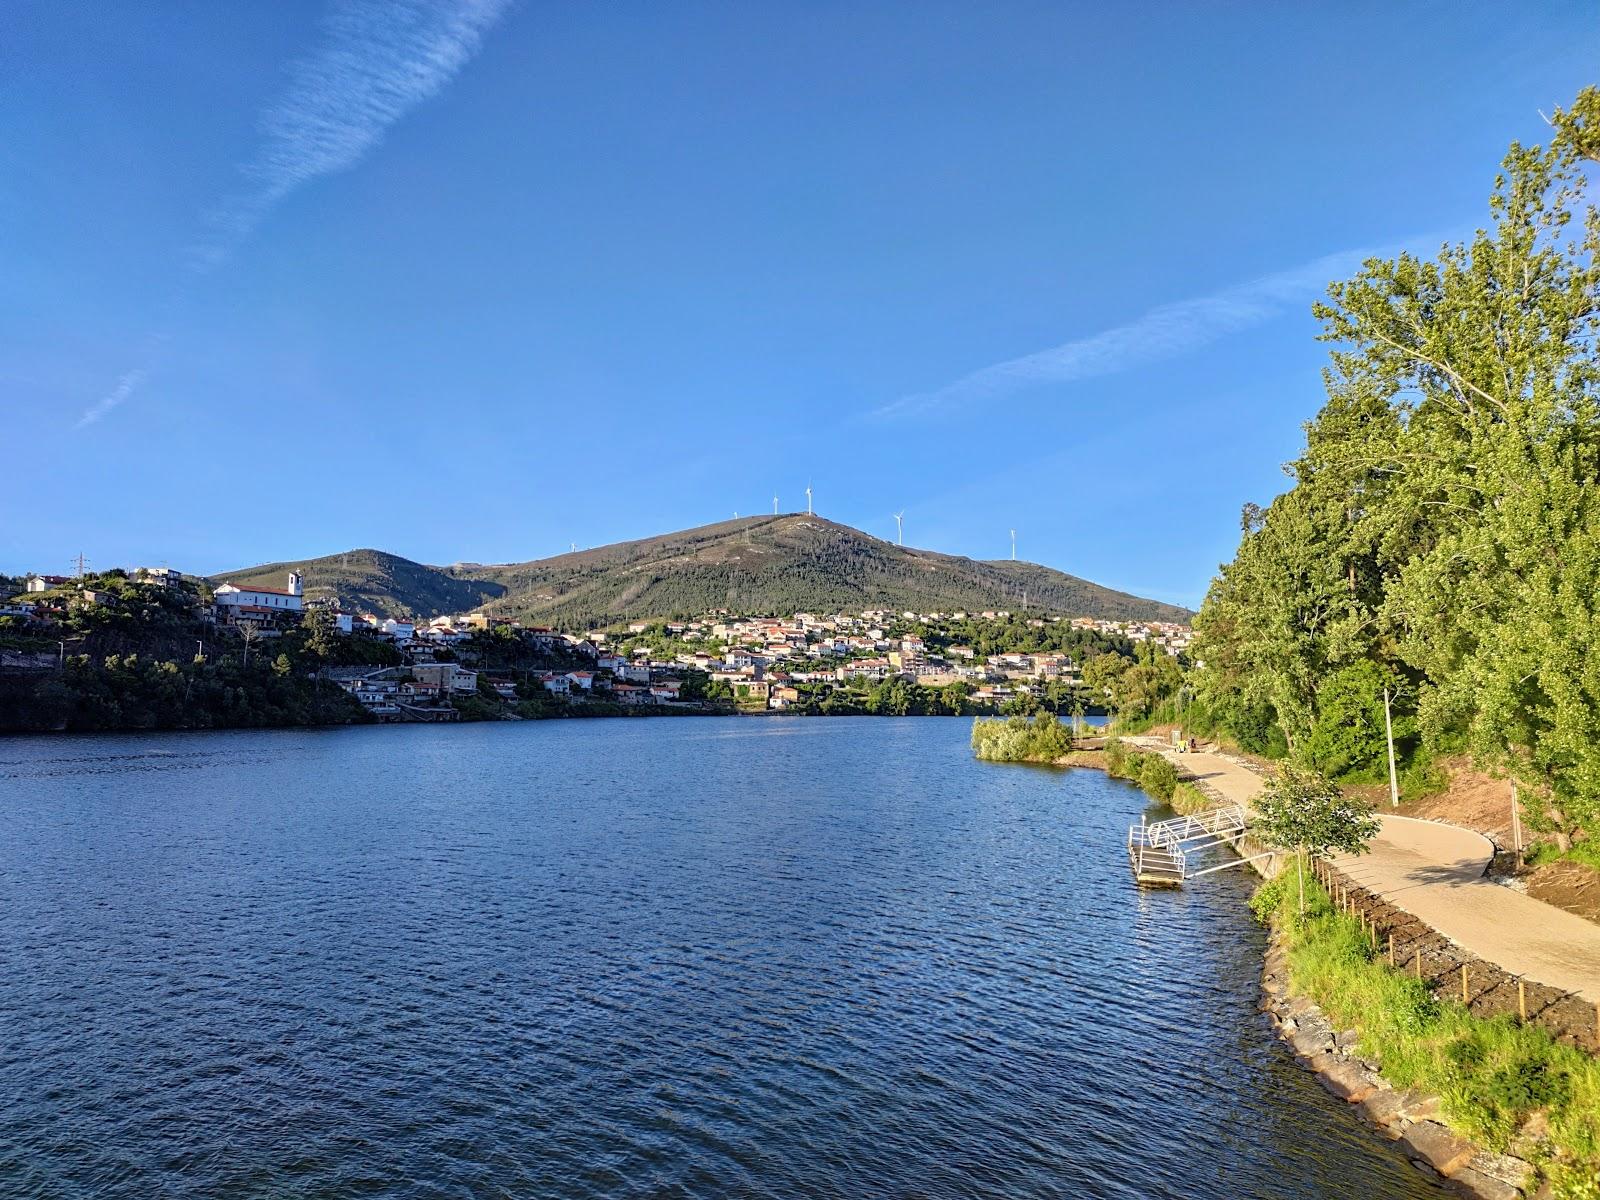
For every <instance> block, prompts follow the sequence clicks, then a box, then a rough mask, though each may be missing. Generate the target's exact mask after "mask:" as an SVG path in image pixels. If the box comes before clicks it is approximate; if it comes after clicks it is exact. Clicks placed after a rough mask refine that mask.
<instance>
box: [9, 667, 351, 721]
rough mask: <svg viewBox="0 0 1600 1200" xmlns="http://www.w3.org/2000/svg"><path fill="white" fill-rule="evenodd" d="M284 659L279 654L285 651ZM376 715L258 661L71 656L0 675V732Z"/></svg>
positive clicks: (332, 690) (329, 688) (336, 692)
mask: <svg viewBox="0 0 1600 1200" xmlns="http://www.w3.org/2000/svg"><path fill="white" fill-rule="evenodd" d="M280 657H281V656H280ZM367 720H370V717H369V716H368V715H367V713H366V712H365V710H363V709H362V707H361V706H360V705H359V704H357V703H356V701H355V700H353V699H351V698H350V697H349V696H348V695H347V694H346V693H345V692H344V691H342V690H341V689H339V688H338V687H335V686H334V685H332V684H328V683H319V682H318V681H317V680H315V679H313V678H309V677H307V676H304V675H299V674H295V673H292V672H290V673H285V672H281V671H278V670H276V669H275V664H274V665H268V664H266V663H264V662H261V661H259V660H256V659H252V661H251V665H250V666H249V667H248V668H246V667H244V666H243V665H242V664H241V662H240V660H239V659H225V660H221V661H217V662H210V661H206V660H202V659H197V658H194V657H191V658H189V659H188V660H186V661H172V660H161V659H154V658H145V657H142V656H140V655H138V654H127V655H121V654H112V655H108V656H106V657H105V658H104V659H101V660H99V661H95V660H93V659H91V658H90V657H89V656H87V655H73V656H69V657H68V658H67V661H66V667H65V669H64V670H62V671H59V672H56V671H51V672H47V673H45V672H41V673H38V674H37V675H36V676H34V677H18V676H0V730H10V731H22V730H53V729H64V730H117V729H225V728H251V727H260V726H278V725H334V724H351V723H356V722H362V721H367Z"/></svg>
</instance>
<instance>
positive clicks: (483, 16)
mask: <svg viewBox="0 0 1600 1200" xmlns="http://www.w3.org/2000/svg"><path fill="white" fill-rule="evenodd" d="M509 7H510V0H336V2H335V3H334V4H333V5H332V7H331V8H330V9H329V12H328V14H327V16H326V18H325V19H324V20H323V23H322V28H323V39H322V41H321V42H320V43H319V44H318V45H317V47H316V48H315V49H313V50H312V51H311V52H310V53H309V54H307V55H305V56H304V57H303V58H300V59H297V60H295V61H294V62H293V63H291V64H290V65H289V68H288V72H287V74H288V77H289V82H288V85H287V87H286V88H285V89H284V91H283V93H282V95H280V96H279V97H278V98H277V100H275V101H274V102H273V103H272V104H270V105H268V107H267V108H266V109H265V110H264V111H263V112H262V114H261V119H260V121H259V123H258V128H259V130H260V133H261V141H260V143H259V144H258V145H257V147H256V150H255V152H254V153H253V154H252V155H251V156H250V158H249V159H248V160H246V161H245V162H244V163H242V164H241V165H240V167H239V173H240V175H241V176H243V179H244V186H243V187H242V188H241V189H240V190H239V191H238V192H237V193H235V194H234V195H232V196H230V197H228V198H227V200H225V201H224V202H223V203H222V205H220V206H219V207H218V208H217V209H216V211H214V212H213V213H211V214H210V216H209V218H208V220H207V222H206V225H207V229H206V234H205V236H204V237H203V238H202V239H201V241H200V242H199V244H198V245H197V246H196V247H195V266H196V268H197V269H199V270H202V271H204V270H209V269H210V268H212V267H214V266H216V265H217V264H218V263H219V262H221V261H222V260H223V259H225V258H226V257H227V256H228V254H229V252H230V251H232V249H233V248H234V247H235V246H236V245H238V243H239V242H241V241H242V240H244V239H245V238H246V237H248V236H249V235H250V234H251V233H252V232H254V231H255V229H256V227H257V226H258V225H259V224H260V223H261V221H262V218H264V217H265V216H266V215H267V213H269V212H270V211H272V209H273V208H274V207H276V206H277V205H278V204H279V203H280V202H281V201H282V200H283V199H284V198H285V197H286V196H288V195H289V194H290V193H291V192H293V191H294V190H295V189H296V188H299V187H301V186H302V185H303V184H306V183H309V182H310V181H311V180H313V179H316V178H318V177H319V176H322V175H332V174H335V173H337V172H339V171H345V170H348V169H349V168H351V167H353V166H355V165H356V164H357V163H358V162H360V161H361V160H362V159H363V158H365V157H366V156H367V154H368V153H370V152H371V151H372V150H373V148H374V147H376V146H377V145H378V144H379V143H381V142H382V141H383V136H384V134H385V133H386V132H387V131H388V129H389V127H390V126H391V125H393V124H394V123H395V122H396V121H398V120H400V118H401V117H403V116H405V115H406V114H407V113H409V112H410V111H411V110H412V109H414V108H416V107H417V105H419V104H421V103H422V102H423V101H425V100H428V99H431V98H432V97H433V96H435V95H437V94H438V93H439V91H440V90H441V89H443V88H444V86H445V85H446V84H448V83H449V82H450V81H451V80H452V79H454V78H455V77H456V75H457V74H458V73H459V72H460V71H461V68H462V67H464V66H466V64H467V61H468V60H469V59H471V57H472V56H473V54H475V53H476V52H477V50H478V47H479V46H480V45H481V44H482V42H483V37H484V34H485V33H487V32H488V31H489V29H490V27H491V26H493V25H494V23H495V22H496V21H498V20H499V19H500V17H501V16H502V14H504V13H505V11H506V9H508V8H509Z"/></svg>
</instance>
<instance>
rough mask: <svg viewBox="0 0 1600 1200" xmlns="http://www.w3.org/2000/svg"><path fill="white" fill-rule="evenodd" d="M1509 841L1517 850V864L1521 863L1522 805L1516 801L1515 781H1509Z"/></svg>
mask: <svg viewBox="0 0 1600 1200" xmlns="http://www.w3.org/2000/svg"><path fill="white" fill-rule="evenodd" d="M1511 843H1512V845H1513V846H1515V847H1516V850H1517V866H1519V867H1520V866H1521V865H1522V806H1521V805H1519V804H1518V803H1517V781H1516V780H1515V779H1513V780H1512V781H1511Z"/></svg>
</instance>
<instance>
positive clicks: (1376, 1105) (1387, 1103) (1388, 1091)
mask: <svg viewBox="0 0 1600 1200" xmlns="http://www.w3.org/2000/svg"><path fill="white" fill-rule="evenodd" d="M1360 1104H1361V1116H1362V1117H1363V1118H1364V1119H1366V1120H1368V1121H1370V1122H1372V1124H1374V1125H1376V1126H1377V1127H1378V1128H1379V1129H1384V1130H1387V1129H1388V1127H1389V1126H1391V1125H1394V1124H1396V1123H1397V1122H1398V1121H1399V1120H1400V1093H1399V1092H1397V1091H1395V1090H1393V1089H1392V1088H1380V1089H1379V1090H1377V1091H1375V1092H1373V1093H1372V1095H1370V1096H1368V1097H1366V1098H1365V1099H1364V1100H1362V1101H1360Z"/></svg>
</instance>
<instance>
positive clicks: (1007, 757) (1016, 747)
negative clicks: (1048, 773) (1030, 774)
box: [972, 713, 1072, 762]
mask: <svg viewBox="0 0 1600 1200" xmlns="http://www.w3.org/2000/svg"><path fill="white" fill-rule="evenodd" d="M972 749H973V752H974V753H975V754H976V755H977V756H978V757H979V758H981V759H983V760H984V761H985V762H1054V761H1055V760H1056V759H1058V758H1060V757H1062V756H1063V755H1065V754H1066V753H1068V752H1069V751H1070V750H1071V749H1072V734H1071V733H1070V732H1069V731H1068V729H1067V727H1066V726H1065V725H1063V724H1062V723H1061V722H1060V721H1058V720H1057V719H1056V717H1055V714H1054V713H1041V714H1040V715H1039V716H1037V717H1033V718H1031V719H1030V718H1028V717H1011V718H1008V719H1006V720H999V719H993V720H984V719H983V718H981V717H980V718H978V719H977V720H974V721H973V723H972Z"/></svg>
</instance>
